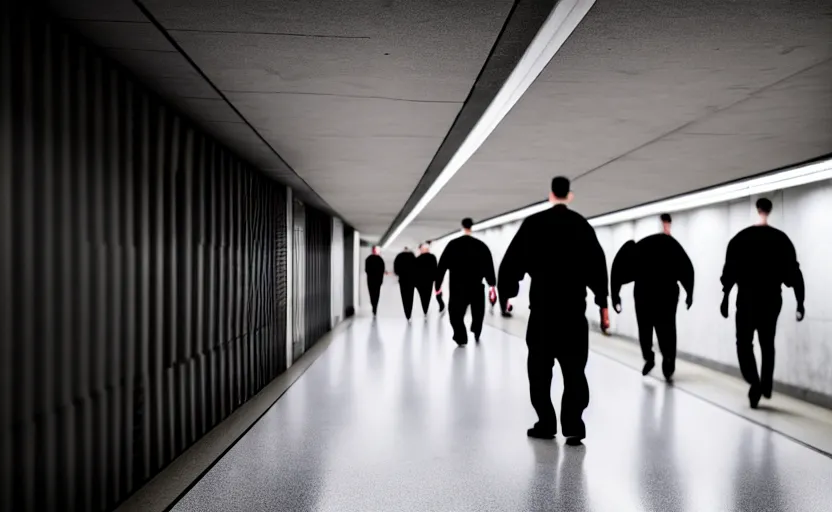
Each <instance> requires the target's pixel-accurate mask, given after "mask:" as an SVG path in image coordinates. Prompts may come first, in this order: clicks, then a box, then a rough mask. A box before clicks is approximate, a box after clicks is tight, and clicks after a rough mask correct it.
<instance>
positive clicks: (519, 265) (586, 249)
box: [498, 177, 609, 444]
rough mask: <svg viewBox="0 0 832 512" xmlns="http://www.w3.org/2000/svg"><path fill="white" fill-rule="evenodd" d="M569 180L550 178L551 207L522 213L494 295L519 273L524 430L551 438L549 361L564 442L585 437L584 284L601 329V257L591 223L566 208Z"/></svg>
mask: <svg viewBox="0 0 832 512" xmlns="http://www.w3.org/2000/svg"><path fill="white" fill-rule="evenodd" d="M569 186H570V184H569V180H568V179H566V178H562V177H558V178H555V179H553V180H552V191H551V193H550V194H549V201H550V202H551V203H553V207H552V208H549V209H548V210H545V211H543V212H540V213H537V214H535V215H532V216H531V217H528V218H527V219H526V220H524V221H523V223H522V224H521V226H520V229H519V230H518V231H517V234H516V235H515V236H514V239H513V240H512V241H511V244H510V245H509V247H508V250H506V254H505V257H504V258H503V261H502V263H501V265H500V279H499V286H498V290H499V295H500V297H502V298H504V299H506V300H507V299H510V298H511V297H514V296H516V295H517V293H518V290H519V283H520V281H521V280H522V279H523V277H524V276H525V275H526V274H529V276H531V278H532V284H531V289H530V290H529V309H531V312H530V314H529V325H528V330H527V332H526V344H527V345H528V347H529V358H528V372H529V392H530V395H531V402H532V406H533V407H534V409H535V411H536V412H537V417H538V420H539V421H538V422H537V423H535V425H534V427H532V428H530V429H529V430H528V435H529V437H535V438H539V439H553V438H554V437H555V434H556V433H557V417H556V415H555V408H554V407H553V406H552V397H551V389H552V368H553V367H554V364H555V360H556V359H557V360H558V362H559V363H560V368H561V372H562V374H563V399H562V402H561V405H562V407H561V415H562V417H561V426H562V428H563V435H564V436H566V437H567V443H569V444H580V442H581V440H582V439H583V438H584V437H586V427H585V425H584V422H583V419H582V415H583V411H584V409H586V407H587V405H589V386H588V384H587V381H586V375H585V374H584V370H585V368H586V362H587V357H588V353H589V327H588V325H587V319H586V289H587V287H588V288H589V289H590V290H592V293H593V294H594V295H595V303H596V304H597V305H598V308H599V310H600V315H601V328H602V329H604V330H606V329H608V328H609V316H608V313H607V281H608V280H607V263H606V257H605V256H604V250H603V249H602V248H601V245H600V244H599V243H598V238H597V237H596V236H595V230H594V229H593V228H592V226H590V225H589V223H588V222H587V221H586V219H585V218H584V217H582V216H581V215H580V214H578V213H576V212H574V211H572V210H570V209H569V208H568V207H567V204H568V203H569V202H571V200H572V197H573V195H572V192H570V190H569Z"/></svg>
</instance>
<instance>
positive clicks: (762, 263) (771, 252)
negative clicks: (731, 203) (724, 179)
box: [720, 198, 806, 409]
mask: <svg viewBox="0 0 832 512" xmlns="http://www.w3.org/2000/svg"><path fill="white" fill-rule="evenodd" d="M756 206H757V213H758V214H759V215H760V221H759V223H758V224H757V225H755V226H751V227H748V228H745V229H744V230H742V231H740V232H739V233H737V235H736V236H735V237H734V238H732V239H731V242H729V243H728V250H727V252H726V254H725V266H724V267H723V269H722V279H721V280H722V290H723V293H724V296H723V299H722V305H721V307H720V312H721V313H722V316H723V317H725V318H728V296H729V295H730V293H731V288H733V287H734V285H737V316H736V325H737V359H739V365H740V371H741V372H742V376H743V378H744V379H745V381H746V382H748V384H749V385H750V386H751V388H750V389H749V391H748V400H749V402H750V404H751V407H752V408H753V409H756V408H757V406H758V405H759V403H760V398H761V396H764V397H766V398H771V392H772V388H773V385H774V338H775V334H776V332H777V317H778V316H780V309H781V307H782V306H783V297H782V285H784V284H785V285H786V286H788V287H789V288H793V289H794V296H795V299H797V321H798V322H800V321H802V320H803V317H804V315H805V314H806V311H805V309H804V308H803V300H804V297H805V287H804V283H803V273H802V272H801V271H800V264H799V263H798V262H797V254H796V252H795V249H794V245H792V241H791V240H790V239H789V237H788V236H787V235H786V234H785V233H783V232H782V231H780V230H779V229H776V228H773V227H771V226H769V225H768V216H769V214H770V213H771V209H772V204H771V201H769V200H768V199H765V198H762V199H759V200H758V201H757V204H756ZM755 331H756V332H757V338H758V340H759V342H760V355H761V356H762V360H763V361H762V367H761V372H760V374H758V373H757V360H756V358H755V357H754V345H753V343H754V332H755Z"/></svg>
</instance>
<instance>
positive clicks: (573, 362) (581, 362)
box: [526, 310, 589, 438]
mask: <svg viewBox="0 0 832 512" xmlns="http://www.w3.org/2000/svg"><path fill="white" fill-rule="evenodd" d="M526 344H527V345H528V347H529V358H528V361H527V367H528V372H529V395H530V396H531V401H532V407H534V410H535V412H537V418H538V423H537V425H535V426H536V427H538V428H539V429H541V430H544V431H550V432H552V433H555V432H557V416H556V414H555V407H554V406H553V405H552V369H553V368H554V366H555V360H557V361H558V364H559V365H560V371H561V374H562V375H563V397H562V398H561V409H560V410H561V419H560V422H561V427H562V428H563V435H564V436H567V437H573V436H576V437H581V438H583V437H584V436H585V435H586V427H585V425H584V421H583V418H582V417H583V413H584V410H585V409H586V408H587V406H588V405H589V384H588V383H587V381H586V374H585V370H586V361H587V357H588V355H589V326H588V325H587V321H586V316H585V314H584V312H583V311H576V312H574V313H571V314H569V315H564V316H558V315H552V314H550V312H549V311H541V310H533V311H532V312H531V314H530V315H529V325H528V330H527V331H526Z"/></svg>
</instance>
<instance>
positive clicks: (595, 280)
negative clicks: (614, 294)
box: [586, 223, 609, 309]
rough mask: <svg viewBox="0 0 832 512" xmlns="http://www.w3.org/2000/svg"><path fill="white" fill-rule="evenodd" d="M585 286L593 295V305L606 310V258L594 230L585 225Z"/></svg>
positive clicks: (607, 277) (607, 293)
mask: <svg viewBox="0 0 832 512" xmlns="http://www.w3.org/2000/svg"><path fill="white" fill-rule="evenodd" d="M586 227H587V230H588V231H587V240H586V242H587V244H588V247H587V261H586V264H587V267H586V272H587V276H586V277H587V285H588V287H589V289H590V290H592V293H593V294H594V295H595V304H597V305H598V307H599V308H601V309H606V308H607V297H608V296H609V276H608V274H607V256H606V255H605V254H604V249H603V248H602V247H601V244H600V243H599V242H598V237H597V236H596V235H595V229H593V228H592V226H590V225H589V223H587V225H586Z"/></svg>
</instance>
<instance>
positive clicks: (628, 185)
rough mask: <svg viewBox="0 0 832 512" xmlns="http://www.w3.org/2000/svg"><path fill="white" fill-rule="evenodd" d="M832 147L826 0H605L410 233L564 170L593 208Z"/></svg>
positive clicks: (519, 197)
mask: <svg viewBox="0 0 832 512" xmlns="http://www.w3.org/2000/svg"><path fill="white" fill-rule="evenodd" d="M829 153H832V4H830V3H829V2H828V1H827V0H735V1H725V0H704V1H701V2H687V1H683V0H673V1H667V0H598V2H596V4H595V6H594V7H593V8H592V10H590V12H589V14H588V15H587V16H586V17H585V18H584V20H583V21H582V22H581V24H580V25H579V26H578V28H577V29H576V31H575V32H574V33H573V34H572V36H571V37H570V38H569V39H568V40H567V42H566V43H565V45H564V46H563V47H562V48H561V50H560V51H559V52H558V54H556V55H555V57H554V59H553V60H552V61H551V62H550V64H549V65H548V66H547V68H546V69H545V70H544V72H543V73H542V74H541V76H540V77H539V78H538V79H537V81H536V82H535V83H534V84H533V85H532V87H531V88H530V89H529V90H528V91H527V93H526V95H525V96H524V97H523V98H522V99H521V100H520V101H519V102H518V104H517V105H516V106H515V107H514V109H513V110H512V111H511V112H510V113H509V114H508V116H507V117H506V118H505V119H504V121H503V122H502V123H501V124H500V125H499V126H498V127H497V129H496V130H495V131H494V133H493V134H492V135H491V137H490V138H489V139H488V140H487V141H486V142H485V143H484V145H483V146H482V147H481V148H480V150H479V151H478V152H477V153H476V154H475V155H474V156H473V157H472V158H471V160H470V161H469V162H468V163H467V164H466V165H465V166H464V167H463V168H462V169H461V170H460V171H459V173H458V174H457V175H456V176H455V177H454V178H453V179H452V180H451V182H450V183H449V184H448V185H447V186H446V187H445V188H444V189H443V190H442V192H440V194H439V195H438V196H437V197H436V198H435V199H434V200H433V202H431V203H430V204H429V205H428V206H427V208H426V209H425V210H424V211H423V212H422V213H421V214H420V215H419V216H418V217H417V219H416V221H414V223H413V224H411V227H410V228H408V229H407V230H405V232H404V234H403V239H405V240H408V243H412V240H424V239H430V238H434V237H437V236H440V235H442V234H445V233H447V232H449V231H452V230H455V229H457V228H458V225H459V220H460V219H461V218H462V217H464V216H471V217H473V218H474V219H475V220H476V219H480V220H481V219H485V218H488V217H492V216H495V215H498V214H500V213H504V212H506V211H509V210H513V209H517V208H520V207H523V206H526V205H529V204H531V203H535V202H539V201H541V200H543V199H545V197H546V195H547V193H548V183H549V180H550V179H551V178H552V176H554V175H558V174H563V175H566V176H570V177H572V178H573V179H574V189H575V191H576V195H577V198H576V202H575V208H576V209H578V210H579V211H581V212H582V213H584V214H585V215H596V214H601V213H605V212H610V211H614V210H618V209H622V208H626V207H629V206H634V205H637V204H642V203H645V202H649V201H652V200H657V199H661V198H664V197H668V196H672V195H675V194H679V193H684V192H687V191H690V190H693V189H699V188H703V187H707V186H711V185H715V184H719V183H722V182H726V181H729V180H734V179H737V178H741V177H744V176H749V175H754V174H758V173H761V172H766V171H769V170H772V169H776V168H779V167H783V166H788V165H791V164H794V163H798V162H801V161H805V160H808V159H812V158H816V157H819V156H822V155H826V154H829ZM396 245H398V242H397V243H396Z"/></svg>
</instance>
